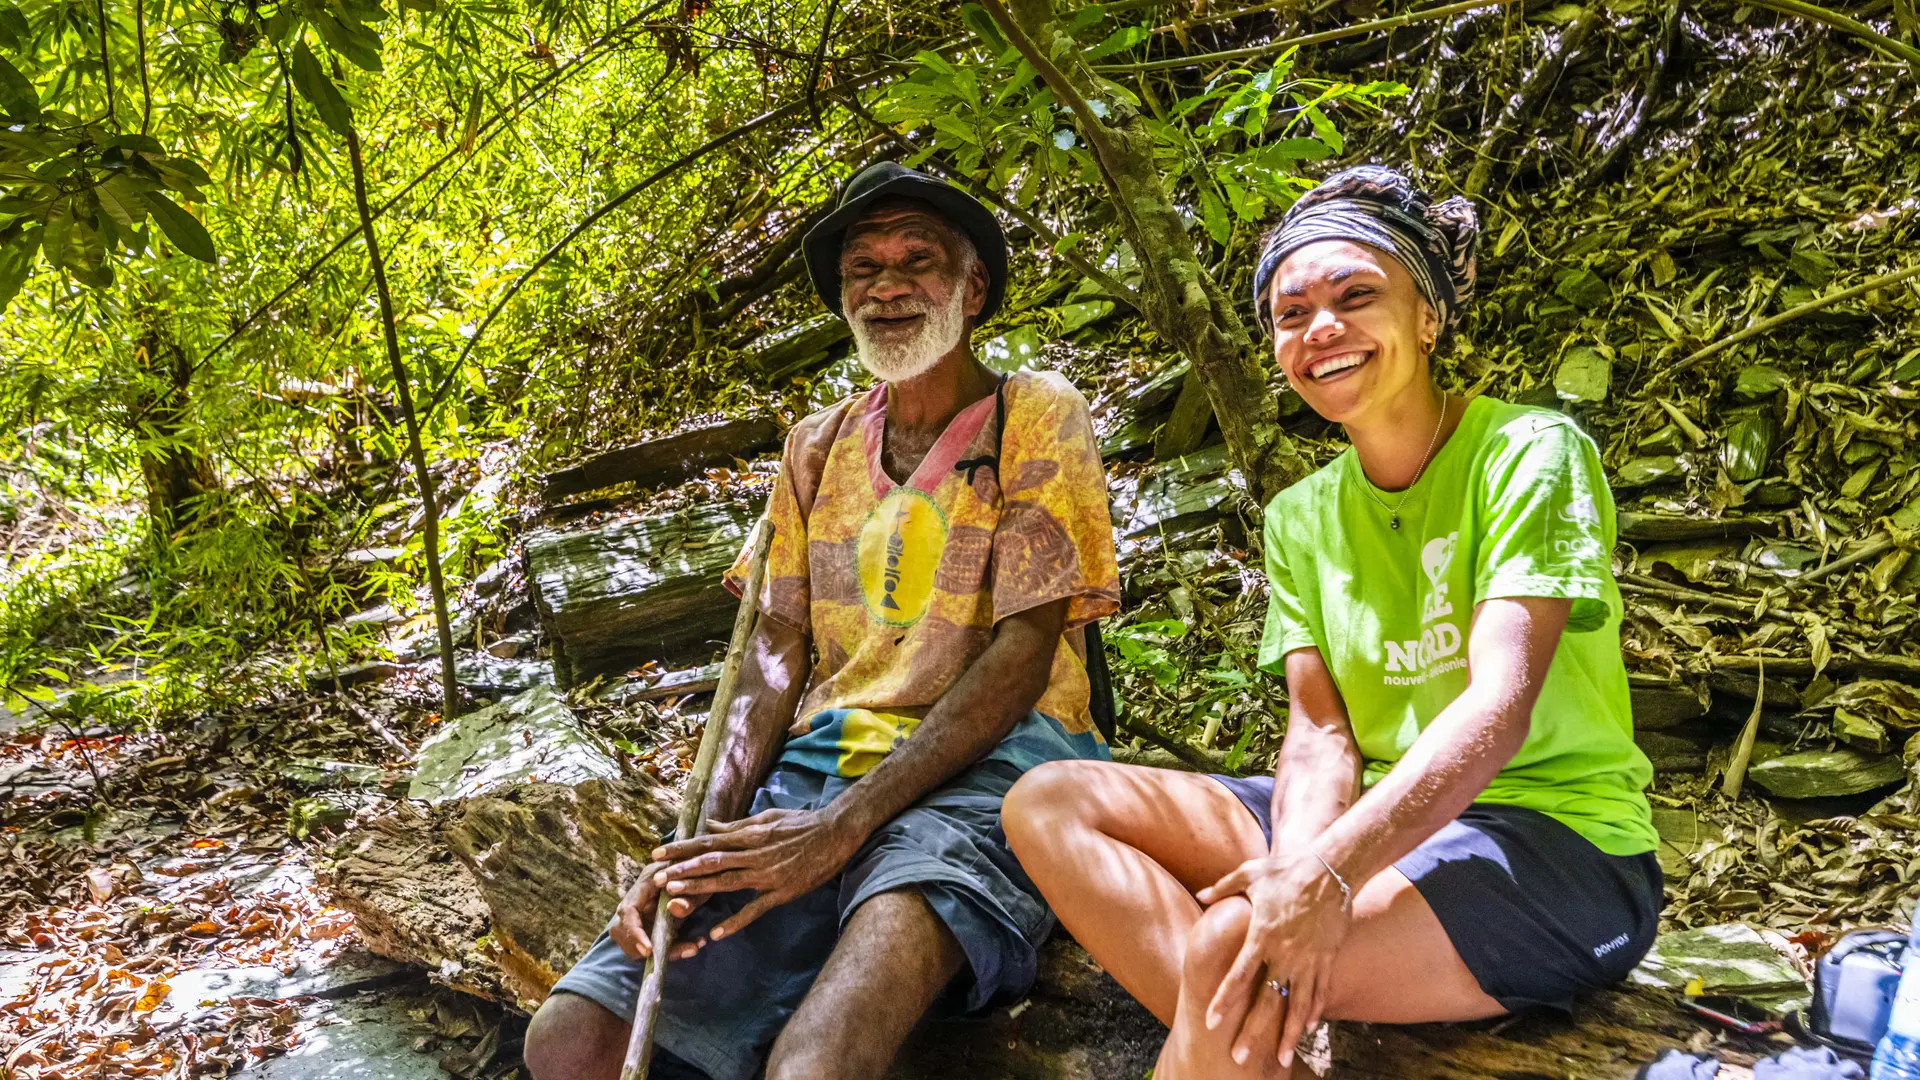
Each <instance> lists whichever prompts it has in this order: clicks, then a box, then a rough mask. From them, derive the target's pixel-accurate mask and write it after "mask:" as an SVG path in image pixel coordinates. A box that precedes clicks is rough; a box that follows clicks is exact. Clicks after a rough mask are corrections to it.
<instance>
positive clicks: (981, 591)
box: [526, 163, 1119, 1080]
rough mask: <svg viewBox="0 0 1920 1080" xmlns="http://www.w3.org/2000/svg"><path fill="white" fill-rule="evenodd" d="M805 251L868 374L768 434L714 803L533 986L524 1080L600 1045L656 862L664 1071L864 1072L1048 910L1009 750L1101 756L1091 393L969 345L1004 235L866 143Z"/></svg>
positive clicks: (1022, 987)
mask: <svg viewBox="0 0 1920 1080" xmlns="http://www.w3.org/2000/svg"><path fill="white" fill-rule="evenodd" d="M805 250H806V258H807V265H808V269H809V270H810V271H811V273H812V277H813V282H814V285H815V287H816V289H818V291H819V293H820V298H821V300H822V301H824V302H825V303H826V305H827V307H828V308H830V309H831V310H833V311H834V312H835V313H837V314H840V315H842V316H843V317H845V318H846V319H847V320H848V322H849V323H850V324H851V325H852V328H853V337H854V343H855V346H856V348H857V350H858V354H859V357H860V361H861V363H862V364H864V365H865V366H866V368H867V369H868V370H869V371H871V372H872V373H873V374H874V375H875V376H876V377H877V378H878V379H879V380H880V381H879V382H878V384H877V385H875V386H874V388H873V389H872V390H871V391H869V392H866V393H861V394H857V395H855V396H853V397H851V398H849V399H847V400H845V401H842V402H840V403H839V404H837V405H834V406H833V407H832V408H829V409H826V410H824V411H822V412H818V413H815V414H814V415H812V416H809V417H807V418H806V419H805V420H802V421H801V422H800V423H798V424H796V425H794V428H793V430H792V431H791V432H790V433H789V434H788V436H787V444H786V451H785V454H784V456H783V458H782V460H781V468H780V475H779V478H778V479H777V480H776V481H775V484H774V490H773V495H772V497H771V499H770V500H769V502H768V505H767V516H768V518H769V519H770V520H771V521H772V522H773V525H774V530H775V531H774V538H773V541H772V547H771V549H770V551H769V555H768V566H767V575H766V585H765V588H764V590H763V592H762V594H761V596H760V607H761V611H762V612H763V616H762V618H761V619H760V622H759V625H758V628H757V629H756V630H755V632H754V635H753V638H752V640H751V642H750V644H749V646H748V649H747V654H746V656H747V659H746V662H745V665H744V667H743V669H742V672H741V676H740V691H739V696H738V698H737V700H736V701H735V703H734V707H733V709H732V712H731V715H729V716H727V717H725V718H724V720H725V722H726V723H727V725H728V744H727V745H728V750H727V753H726V755H725V757H724V758H723V759H722V761H721V762H720V764H719V766H718V769H717V770H716V773H715V777H714V782H713V787H712V792H711V794H710V795H709V796H708V801H707V809H708V814H709V816H710V819H711V820H713V821H715V822H718V823H720V824H716V825H714V826H713V828H712V831H711V832H710V833H709V834H708V835H706V836H702V837H698V838H695V839H691V840H681V841H678V842H674V843H668V844H666V845H664V846H663V847H662V848H660V849H659V850H658V851H656V852H655V853H654V857H655V859H656V860H657V861H656V862H654V863H653V865H651V866H649V867H647V868H646V870H645V871H643V872H642V874H641V877H640V879H639V881H637V882H636V883H635V885H634V886H633V888H632V890H631V891H630V892H629V893H628V894H627V896H626V897H625V898H624V899H623V900H622V901H621V903H620V907H619V909H618V911H617V912H616V914H615V916H614V921H613V925H612V926H611V927H610V928H609V931H608V933H607V934H606V935H604V936H603V937H602V938H601V939H600V940H599V941H598V942H596V943H595V944H594V946H593V948H592V949H591V950H590V951H589V952H588V953H587V955H586V956H585V957H583V958H582V959H581V961H580V963H579V964H577V965H576V966H575V967H574V968H573V970H572V971H570V972H568V973H567V974H566V976H565V977H563V978H562V979H561V980H560V981H559V983H558V984H557V985H556V986H555V987H554V993H553V995H552V997H550V998H549V999H548V1000H547V1003H546V1004H545V1005H543V1006H542V1007H541V1008H540V1011H539V1013H538V1014H537V1015H536V1016H535V1017H534V1019H533V1024H532V1026H531V1027H530V1028H529V1030H528V1032H527V1045H526V1059H527V1062H528V1064H529V1065H530V1066H531V1067H532V1069H533V1072H534V1075H535V1077H536V1078H537V1080H577V1078H599V1077H604V1078H611V1077H614V1076H615V1075H616V1074H617V1073H618V1071H619V1067H620V1061H621V1057H622V1054H623V1052H624V1050H625V1046H626V1041H627V1033H628V1030H629V1021H630V1019H631V1018H632V1015H633V1008H634V998H635V996H636V994H637V992H638V989H639V984H640V978H641V973H642V970H643V957H644V956H645V955H646V953H647V951H648V941H647V926H648V922H649V913H650V912H651V911H652V910H653V907H654V905H655V903H656V902H657V898H658V897H659V895H660V892H661V890H662V889H664V890H665V891H666V894H667V895H668V896H669V897H672V898H674V900H673V904H672V907H673V908H674V910H675V911H676V913H679V914H684V915H686V916H687V921H686V923H685V924H684V926H683V928H682V930H681V938H680V941H681V944H680V945H678V946H676V949H675V953H674V956H673V958H672V960H671V962H670V963H669V965H668V967H667V976H666V983H665V993H664V998H665V1002H664V1005H663V1007H662V1011H661V1016H660V1022H659V1028H658V1037H657V1045H656V1049H655V1057H654V1060H655V1065H654V1074H655V1075H656V1076H660V1077H663V1078H665V1080H676V1078H679V1077H701V1076H704V1077H708V1078H711V1080H748V1078H749V1077H752V1076H754V1075H755V1074H756V1072H757V1071H758V1070H759V1069H761V1067H762V1066H763V1064H764V1067H765V1070H766V1073H765V1075H766V1076H767V1077H768V1078H769V1080H794V1078H805V1080H831V1078H836V1077H879V1076H881V1075H882V1074H883V1073H884V1072H885V1071H886V1068H887V1065H888V1063H889V1062H890V1061H891V1060H892V1059H893V1056H894V1054H895V1053H896V1052H897V1051H898V1049H899V1047H900V1045H901V1043H902V1041H903V1040H904V1039H905V1038H906V1036H907V1033H908V1031H909V1030H910V1029H911V1028H912V1027H913V1025H914V1023H915V1022H916V1021H917V1020H918V1019H919V1018H920V1016H921V1015H922V1014H923V1013H925V1012H926V1011H927V1009H928V1008H929V1007H930V1006H932V1005H934V1004H935V1002H936V1000H943V1001H944V1003H945V1004H946V1005H947V1006H949V1007H953V1008H958V1009H980V1008H984V1007H986V1006H987V1005H989V1004H992V1003H994V1002H998V1001H1005V1000H1008V999H1011V998H1014V997H1017V996H1018V995H1020V994H1022V993H1024V992H1025V991H1026V990H1027V988H1028V986H1029V985H1030V984H1031V983H1032V981H1033V977H1034V969H1035V948H1036V947H1037V946H1038V945H1039V944H1040V942H1041V941H1042V939H1044V938H1045V937H1046V935H1047V933H1048V932H1049V931H1050V930H1051V928H1052V925H1053V919H1052V915H1051V913H1050V912H1049V911H1048V910H1047V908H1046V906H1045V904H1044V903H1043V902H1042V900H1041V898H1040V895H1039V893H1038V892H1037V891H1035V889H1034V886H1033V884H1032V883H1031V882H1030V881H1029V880H1028V879H1027V876H1026V874H1024V873H1023V872H1022V871H1021V869H1020V865H1019V863H1018V862H1017V861H1016V860H1015V859H1014V857H1013V855H1012V853H1011V852H1010V851H1009V850H1008V848H1007V845H1006V838H1005V836H1004V835H1003V834H1002V833H1001V831H1000V827H999V817H1000V803H1001V800H1002V798H1003V797H1004V796H1005V794H1006V792H1007V789H1008V788H1009V787H1011V786H1012V785H1013V782H1014V781H1015V780H1016V779H1018V778H1019V777H1020V775H1021V774H1022V773H1023V772H1025V771H1026V770H1028V769H1030V768H1032V767H1033V766H1035V765H1037V764H1039V763H1041V762H1044V761H1052V760H1060V759H1066V758H1105V757H1107V752H1106V747H1105V745H1104V744H1103V743H1101V741H1100V739H1099V736H1098V734H1097V733H1096V732H1094V731H1093V729H1092V725H1091V721H1090V717H1089V709H1088V699H1089V694H1088V681H1087V674H1086V667H1085V659H1086V658H1085V654H1084V652H1085V650H1084V635H1082V634H1080V633H1077V632H1075V631H1078V630H1079V629H1080V628H1081V627H1083V626H1084V625H1085V624H1086V623H1087V622H1089V621H1091V620H1093V619H1096V618H1098V617H1100V616H1102V615H1104V614H1107V613H1109V612H1112V611H1113V610H1114V609H1115V608H1116V607H1117V606H1118V601H1119V585H1118V574H1117V571H1116V568H1115V564H1114V545H1113V532H1112V527H1111V525H1110V523H1109V521H1108V517H1107V496H1106V476H1105V473H1104V472H1103V470H1102V468H1101V464H1100V454H1099V451H1098V449H1097V448H1096V445H1095V442H1094V438H1093V430H1092V425H1091V422H1090V420H1089V417H1088V410H1087V403H1086V400H1085V399H1084V398H1083V397H1082V396H1081V395H1080V394H1079V392H1078V391H1076V390H1075V389H1074V388H1073V387H1072V385H1071V384H1069V383H1068V382H1067V381H1066V380H1065V379H1064V378H1062V377H1060V376H1059V375H1057V374H1053V373H1048V372H1021V373H1019V374H1016V375H1013V376H1011V377H1004V376H1000V375H997V374H995V373H994V372H993V371H991V370H989V369H988V368H986V367H984V366H983V365H981V363H980V362H979V361H978V360H976V359H975V358H974V355H973V350H972V347H971V345H970V341H969V334H970V331H971V329H972V328H973V326H974V325H975V324H976V323H977V322H979V321H980V320H983V319H985V318H987V317H989V316H991V315H992V314H993V311H994V309H996V308H997V307H998V306H999V304H1000V299H1001V296H1002V294H1003V293H1004V292H1005V289H1006V265H1007V254H1006V241H1005V239H1004V237H1003V236H1002V235H1001V232H1000V227H999V225H998V223H997V222H996V221H995V220H994V217H993V215H992V214H991V213H990V212H988V211H987V209H986V208H985V207H983V206H981V205H980V204H979V203H978V202H975V201H974V200H973V199H972V198H971V197H970V196H968V195H966V194H965V193H963V192H961V191H959V190H958V189H956V188H954V187H952V186H950V185H948V184H945V183H943V182H940V181H938V180H935V179H932V178H930V177H927V176H924V175H921V174H920V173H917V172H914V171H913V170H911V169H907V168H904V167H902V166H899V165H895V164H892V163H882V164H879V165H875V166H873V167H871V168H869V169H867V170H865V171H864V172H862V173H861V174H860V175H859V176H857V177H855V178H854V179H853V181H852V182H851V183H850V184H849V185H848V186H847V190H846V192H845V193H844V194H843V195H842V197H841V200H840V204H839V206H838V207H837V208H836V210H835V211H834V213H833V214H832V215H831V216H829V217H828V218H826V219H825V220H824V221H822V222H821V223H820V224H819V225H818V226H816V227H815V228H814V229H813V230H812V231H811V232H809V233H808V234H807V239H806V245H805ZM746 563H747V553H746V552H743V553H742V554H741V557H740V562H739V563H737V564H736V565H735V567H734V570H733V572H732V573H731V574H730V575H729V583H730V584H732V585H733V586H734V588H735V590H736V591H738V589H739V588H740V585H739V583H740V582H741V581H742V580H743V578H744V576H745V575H744V568H745V566H746Z"/></svg>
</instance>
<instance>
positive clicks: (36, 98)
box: [0, 58, 40, 124]
mask: <svg viewBox="0 0 1920 1080" xmlns="http://www.w3.org/2000/svg"><path fill="white" fill-rule="evenodd" d="M0 112H3V113H5V114H6V116H7V119H9V120H12V121H14V122H15V123H22V124H27V123H32V122H33V121H35V120H38V119H40V93H39V91H37V90H35V89H34V88H33V80H31V79H29V78H27V77H26V76H25V75H22V74H20V69H19V68H17V67H14V66H13V65H12V64H11V63H9V62H8V61H7V60H5V59H4V58H0Z"/></svg>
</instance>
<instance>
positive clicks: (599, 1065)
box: [525, 994, 633, 1080]
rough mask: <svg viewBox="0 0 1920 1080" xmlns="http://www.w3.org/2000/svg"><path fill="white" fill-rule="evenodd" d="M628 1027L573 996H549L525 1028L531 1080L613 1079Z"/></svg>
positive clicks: (588, 1000)
mask: <svg viewBox="0 0 1920 1080" xmlns="http://www.w3.org/2000/svg"><path fill="white" fill-rule="evenodd" d="M632 1027H633V1024H632V1022H631V1021H630V1020H626V1019H622V1018H620V1017H618V1016H615V1015H613V1014H612V1013H610V1012H608V1011H607V1010H606V1009H605V1008H604V1007H603V1006H601V1005H600V1003H599V1002H596V1001H594V1000H593V999H591V998H584V997H581V996H580V995H579V994H551V995H549V996H548V997H547V1000H546V1002H545V1003H543V1004H542V1005H541V1006H540V1008H539V1010H538V1011H536V1012H535V1013H534V1014H533V1021H532V1022H531V1023H529V1024H528V1025H527V1048H526V1051H525V1056H526V1061H527V1071H529V1072H531V1073H533V1078H534V1080H617V1078H618V1077H619V1075H620V1065H621V1063H622V1061H623V1060H624V1059H625V1058H626V1056H627V1032H628V1031H629V1030H631V1029H632Z"/></svg>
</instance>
